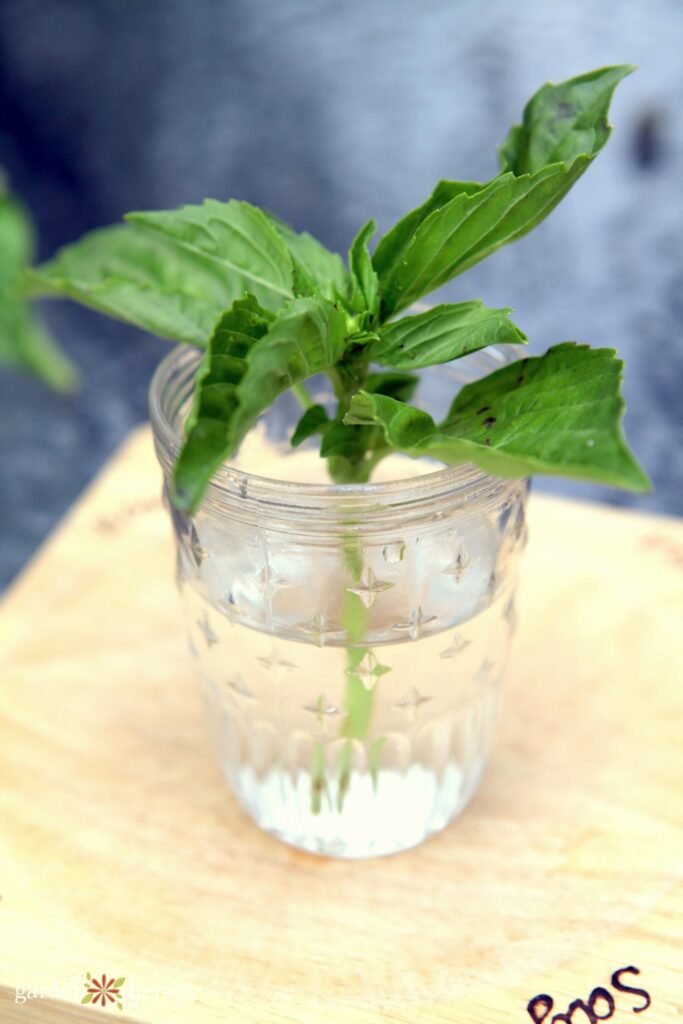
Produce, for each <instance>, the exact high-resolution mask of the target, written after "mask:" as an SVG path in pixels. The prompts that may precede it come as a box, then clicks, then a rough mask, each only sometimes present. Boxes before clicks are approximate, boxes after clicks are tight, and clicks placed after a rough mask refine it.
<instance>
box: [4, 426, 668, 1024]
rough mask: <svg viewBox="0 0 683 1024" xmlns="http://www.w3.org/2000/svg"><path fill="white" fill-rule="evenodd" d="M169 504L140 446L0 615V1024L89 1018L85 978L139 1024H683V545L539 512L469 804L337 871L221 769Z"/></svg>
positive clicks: (623, 520)
mask: <svg viewBox="0 0 683 1024" xmlns="http://www.w3.org/2000/svg"><path fill="white" fill-rule="evenodd" d="M159 489H160V474H159V472H158V470H157V468H156V465H155V462H154V457H153V454H152V447H151V440H150V436H149V433H148V431H147V430H143V431H141V432H138V433H137V434H135V435H134V436H133V437H132V438H131V440H130V441H129V442H128V443H127V444H126V445H125V447H124V448H123V450H122V451H121V452H120V454H119V455H118V456H117V457H116V459H115V460H114V461H113V462H112V463H111V464H110V465H109V466H108V467H107V468H106V470H105V471H104V473H103V474H102V475H101V476H100V477H99V479H97V480H96V482H95V483H94V485H93V486H92V487H91V488H90V490H89V491H88V492H87V493H86V495H85V496H84V498H83V499H82V500H81V502H80V503H79V504H78V505H77V507H76V508H75V509H74V510H73V512H72V513H71V514H70V515H69V517H68V518H67V519H66V521H65V522H64V523H63V525H62V526H61V528H60V529H59V530H58V531H57V533H56V535H55V536H53V537H52V539H51V540H50V541H49V542H48V543H47V545H46V546H45V547H44V548H43V550H42V551H41V552H40V553H39V554H38V556H37V557H36V559H35V560H34V561H33V563H32V564H31V565H30V566H29V567H28V569H27V570H26V572H25V573H24V575H23V576H22V577H21V578H20V579H19V581H18V582H17V584H16V585H15V587H14V588H13V589H12V590H11V591H10V593H9V594H8V596H7V597H6V599H5V601H4V604H3V605H2V608H1V609H0V638H1V639H0V691H1V695H0V700H1V705H0V706H1V709H2V710H1V712H0V771H1V773H2V774H1V782H2V793H1V801H2V804H1V806H2V839H1V850H2V880H1V892H2V902H1V903H0V950H1V951H2V953H1V956H0V1019H2V1021H8V1022H24V1021H29V1020H30V1021H35V1022H43V1021H44V1022H59V1024H63V1022H70V1021H81V1020H95V1019H97V1014H103V1013H105V1012H108V1011H104V1010H102V1009H101V1008H99V1007H96V1008H93V1007H80V1006H78V1005H77V999H78V998H79V997H78V993H77V990H76V989H73V994H69V993H65V992H64V991H61V990H57V989H56V988H55V986H57V985H61V986H66V985H67V984H68V982H69V978H71V977H74V978H75V979H80V980H78V981H77V983H76V982H74V984H77V985H79V986H80V985H81V984H82V980H83V977H84V974H85V972H86V971H87V970H90V971H92V972H93V973H94V974H98V975H99V974H102V973H103V972H104V973H106V974H107V975H108V976H110V977H111V976H114V977H120V976H125V978H126V982H125V985H124V987H123V989H122V995H123V996H124V1000H123V1002H124V1010H123V1012H121V1013H118V1012H117V1011H116V1010H113V1009H112V1010H111V1011H109V1012H111V1013H114V1014H115V1015H116V1018H117V1019H119V1020H122V1019H123V1020H131V1021H136V1022H145V1024H153V1022H154V1024H156V1022H163V1024H174V1022H182V1024H194V1022H202V1024H204V1022H214V1021H233V1020H234V1021H240V1022H244V1024H275V1022H277V1024H284V1022H297V1024H298V1022H311V1024H312V1022H319V1021H323V1020H324V1021H332V1022H339V1024H341V1022H344V1024H355V1022H358V1024H361V1022H362V1024H379V1022H388V1021H392V1022H397V1021H400V1022H410V1024H414V1022H415V1024H416V1022H418V1021H419V1022H421V1024H425V1022H433V1024H437V1022H438V1024H442V1022H456V1024H498V1022H501V1024H502V1022H505V1024H508V1022H514V1021H525V1020H526V1021H529V1020H530V1019H531V1018H530V1016H529V1014H528V1013H527V1009H526V1007H527V1003H528V1001H529V1000H530V999H531V998H532V997H534V996H535V995H537V994H538V993H548V994H550V995H552V997H553V999H554V1001H555V1009H554V1011H553V1012H555V1013H557V1012H561V1011H566V1008H567V1006H568V1004H569V1003H570V1002H571V1001H572V1000H573V999H576V998H581V999H584V1000H585V999H587V998H588V996H589V993H590V992H591V990H593V989H594V988H595V987H596V986H606V987H608V989H609V991H610V992H611V993H612V995H613V997H614V999H615V1011H614V1014H613V1019H614V1020H615V1021H619V1020H634V1019H637V1020H643V1021H645V1022H646V1024H647V1022H648V1021H650V1020H651V1021H653V1022H672V1021H674V1022H675V1021H676V1020H681V1021H683V1016H682V1015H681V1013H682V1011H681V1005H682V1004H683V982H682V981H681V973H680V971H681V967H682V966H683V954H682V952H681V945H682V942H681V939H682V936H681V927H680V921H681V917H680V915H681V909H682V905H683V888H682V886H681V853H682V850H683V814H682V799H681V793H682V788H683V787H682V786H681V783H682V781H683V772H682V760H681V743H680V738H681V733H682V729H681V699H680V691H681V686H680V684H681V677H682V675H683V673H682V672H681V661H680V657H679V656H678V655H679V653H680V647H679V646H677V645H680V621H681V620H680V615H681V608H682V606H683V528H682V527H681V525H680V524H679V523H675V522H672V521H669V520H666V519H660V518H652V517H643V516H638V515H634V514H631V513H623V512H618V511H614V510H608V509H605V508H599V507H594V506H589V505H583V504H579V503H572V502H566V501H560V500H556V499H549V498H542V497H538V496H533V498H532V500H531V508H530V537H531V540H530V544H529V548H528V551H527V553H526V555H525V558H524V563H525V564H524V572H523V578H522V583H521V592H520V609H519V611H520V628H519V633H518V636H517V639H516V644H515V650H514V653H513V662H512V666H511V672H510V676H509V679H508V684H507V689H506V703H505V709H504V714H503V720H502V723H501V728H500V732H499V736H498V741H497V744H496V747H495V750H494V755H493V758H492V763H491V767H490V769H489V772H488V774H487V776H486V778H485V780H484V782H483V785H482V787H481V790H480V792H479V794H478V795H477V797H476V798H475V800H474V801H473V803H472V805H471V806H470V808H469V809H468V810H467V811H466V813H465V814H464V815H463V817H462V818H461V819H459V820H458V821H457V822H456V823H455V824H454V825H452V826H451V827H450V828H448V829H447V830H446V831H445V832H444V833H443V834H441V835H439V836H437V837H436V838H434V839H432V840H430V841H429V842H428V843H426V844H425V845H424V846H422V847H420V848H418V849H416V850H412V851H410V852H408V853H404V854H400V855H399V856H396V857H393V858H385V859H379V860H376V861H368V862H335V861H332V860H326V859H322V858H317V857H315V856H309V855H307V854H304V853H300V852H297V851H295V850H292V849H289V848H288V847H286V846H284V845H281V844H280V843H278V842H277V841H276V840H274V839H271V838H269V837H268V836H266V835H264V834H262V833H261V832H259V831H258V830H257V828H256V827H255V826H254V825H252V824H251V822H250V821H248V820H247V819H246V818H245V817H244V815H243V814H242V813H241V812H240V811H239V809H238V808H237V806H236V805H235V803H234V801H233V800H232V798H231V796H230V795H229V793H228V792H227V790H226V788H225V786H224V784H223V782H222V780H221V778H220V776H219V773H218V770H217V768H216V767H215V765H214V762H213V759H212V755H211V753H210V751H209V747H208V744H207V741H206V737H205V732H204V725H203V721H202V714H201V708H200V704H199V699H198V695H197V692H196V690H195V685H194V682H193V680H192V679H191V676H190V660H189V655H188V654H187V653H186V648H185V639H184V634H183V630H182V625H181V617H180V613H179V607H178V602H177V596H176V593H175V590H174V587H173V582H172V576H173V557H172V545H171V535H170V525H169V523H168V521H167V514H166V513H165V511H164V510H163V509H162V508H161V505H160V502H159V500H158V492H159ZM629 965H634V966H636V967H637V968H638V969H639V970H640V971H641V974H640V976H639V978H635V977H634V976H633V975H630V976H627V977H624V980H625V982H626V983H628V984H632V985H634V986H637V987H642V988H644V989H646V990H647V991H648V992H649V993H650V996H651V999H652V1006H651V1007H650V1008H649V1009H648V1010H646V1011H644V1012H643V1013H642V1015H639V1016H638V1017H635V1018H634V1017H633V1014H632V1012H631V1011H632V1007H634V1006H635V1007H637V1006H640V1005H642V1003H643V1000H642V998H641V997H639V996H635V995H631V994H628V993H623V992H616V991H615V990H614V989H613V988H611V987H610V977H611V975H612V973H613V972H614V971H615V970H617V969H618V968H621V967H625V966H629ZM629 978H630V981H629ZM17 986H19V987H21V988H24V989H29V990H36V989H40V988H41V987H42V986H45V987H46V992H45V998H42V999H39V998H36V999H31V1000H30V1001H29V1002H26V1003H23V1004H18V1003H17V1002H16V1001H15V994H16V989H17ZM190 987H191V990H190ZM153 989H157V990H158V992H157V993H156V994H155V992H154V991H152V990H153ZM136 996H137V998H136ZM599 1012H601V1013H603V1015H604V1014H605V1013H606V1010H605V1009H604V1004H603V1008H602V1009H601V1010H600V1011H599ZM550 1019H551V1017H550V1016H549V1017H548V1021H550ZM574 1019H575V1020H576V1021H578V1022H579V1024H583V1021H584V1020H586V1019H588V1018H587V1017H586V1015H585V1014H582V1013H581V1012H578V1013H577V1014H576V1015H575V1018H574Z"/></svg>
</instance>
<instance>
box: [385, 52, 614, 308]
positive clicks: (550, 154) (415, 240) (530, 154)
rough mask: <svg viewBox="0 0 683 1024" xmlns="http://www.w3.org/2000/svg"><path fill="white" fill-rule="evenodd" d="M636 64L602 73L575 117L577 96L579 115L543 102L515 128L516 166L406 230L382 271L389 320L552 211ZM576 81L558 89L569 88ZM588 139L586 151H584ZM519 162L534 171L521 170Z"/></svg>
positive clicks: (597, 143) (601, 137)
mask: <svg viewBox="0 0 683 1024" xmlns="http://www.w3.org/2000/svg"><path fill="white" fill-rule="evenodd" d="M629 70H630V69H628V68H621V69H619V68H617V69H614V68H608V69H605V70H604V71H602V72H595V73H594V76H595V79H594V85H595V89H596V92H595V96H594V102H593V103H592V104H591V103H589V102H587V101H586V102H585V104H584V106H583V107H582V108H581V110H580V116H578V115H577V117H576V118H574V114H573V111H574V110H575V107H576V102H578V101H575V102H574V103H572V104H569V103H568V104H567V108H566V111H565V113H567V112H569V110H570V108H571V111H572V113H568V116H566V117H565V116H563V110H565V108H562V107H561V105H559V106H554V105H553V103H552V102H550V101H549V100H548V99H546V100H543V101H539V103H538V104H537V105H536V106H534V107H533V116H530V117H529V124H528V126H527V127H526V128H525V127H524V126H522V127H519V126H518V127H517V128H514V129H513V130H512V132H511V133H510V134H509V135H508V138H507V139H506V142H505V143H504V145H503V150H502V161H503V164H504V166H505V167H512V168H513V170H511V171H509V172H507V173H503V174H501V175H499V176H498V177H497V178H494V179H493V180H492V181H490V182H489V183H488V184H486V185H482V186H480V187H479V188H478V189H477V188H476V187H472V188H470V189H469V190H468V191H467V192H465V191H460V192H459V193H458V194H457V195H455V197H454V198H452V199H450V200H449V201H448V202H446V203H444V204H442V205H440V206H438V207H437V208H435V209H433V210H432V211H431V212H430V213H428V214H427V216H426V217H424V218H421V219H420V222H419V224H417V226H416V227H415V230H414V234H413V235H412V238H411V239H410V240H409V241H406V239H405V238H403V237H402V236H401V239H400V241H401V245H402V248H401V251H400V255H399V256H398V257H397V258H393V259H388V260H387V261H386V267H385V268H383V269H380V271H379V276H380V288H381V291H382V317H383V319H387V318H388V317H389V316H391V314H392V313H395V312H397V311H398V310H400V309H404V308H405V307H406V306H409V305H410V304H411V303H412V302H415V301H416V300H417V299H419V298H420V297H421V296H423V295H426V294H427V293H428V292H430V291H433V290H434V289H435V288H438V287H440V286H441V285H442V284H445V283H446V281H449V280H450V279H451V278H453V277H455V276H456V275H457V274H461V273H462V272H463V271H464V270H466V269H467V268H468V267H471V266H473V264H475V263H478V262H479V260H482V259H484V258H485V257H487V256H489V255H490V254H491V253H493V252H495V251H496V250H497V249H500V248H501V246H503V245H506V244H508V243H509V242H513V241H515V240H516V239H518V238H521V237H522V236H523V235H525V234H526V233H527V232H528V231H530V230H531V229H532V228H533V227H535V226H536V225H537V224H538V223H540V221H542V220H543V219H544V218H545V217H547V215H548V214H549V213H550V212H551V210H553V209H554V208H555V206H557V204H558V203H559V202H560V200H561V199H562V198H563V196H564V195H566V193H567V192H568V191H569V189H570V188H571V187H572V185H573V184H574V183H575V182H576V181H577V180H578V178H579V177H580V176H581V175H582V174H583V172H584V171H585V169H586V168H587V167H588V165H589V164H590V163H591V161H592V160H593V159H594V158H595V156H596V155H597V154H598V153H599V152H600V150H601V149H602V147H603V146H604V144H605V142H606V141H607V138H608V135H609V129H608V127H607V125H606V115H607V108H608V105H609V100H610V97H611V95H612V92H613V91H614V88H615V86H616V84H617V82H618V81H619V79H620V78H623V77H624V75H625V74H627V73H628V71H629ZM600 76H602V78H601V77H600ZM581 77H582V78H585V77H590V76H581ZM576 81H577V80H576V79H572V80H570V81H569V82H565V83H562V85H561V86H553V87H552V88H553V89H556V90H559V91H560V92H561V91H562V90H565V92H566V93H567V94H570V93H571V91H572V87H573V85H574V83H575V82H576ZM541 92H543V90H541ZM532 103H533V101H532ZM563 120H564V121H568V122H570V123H571V124H572V125H573V126H574V127H573V129H572V130H571V131H569V132H567V130H566V126H560V125H559V122H560V121H563ZM583 145H585V147H586V149H585V151H584V152H580V151H579V150H580V149H581V147H582V146H583ZM546 157H547V158H548V159H552V161H553V162H547V160H546ZM518 168H529V171H528V172H527V171H526V170H525V171H524V172H523V173H519V172H518ZM442 191H443V189H442ZM378 252H379V249H378ZM388 254H389V255H391V252H390V251H389V253H388ZM383 255H384V254H383ZM375 266H376V267H377V263H375Z"/></svg>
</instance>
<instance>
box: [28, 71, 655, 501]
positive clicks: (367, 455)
mask: <svg viewBox="0 0 683 1024" xmlns="http://www.w3.org/2000/svg"><path fill="white" fill-rule="evenodd" d="M632 70H633V69H632V68H631V67H629V66H626V65H621V66H617V67H608V68H602V69H599V70H596V71H591V72H589V73H588V74H584V75H580V76H578V77H577V78H572V79H570V80H568V81H566V82H562V83H560V84H559V85H554V84H547V85H544V86H543V87H542V88H541V89H540V90H539V91H538V92H537V93H536V95H535V96H534V97H533V98H532V99H531V100H530V101H529V103H528V104H527V106H526V108H525V110H524V114H523V118H522V121H521V123H520V124H518V125H515V126H514V127H513V128H511V130H510V132H509V133H508V135H507V137H506V139H505V140H504V142H503V144H502V145H501V146H500V148H499V161H500V172H499V173H498V174H497V175H496V176H495V177H493V178H492V179H491V180H490V181H488V182H468V181H447V180H444V181H441V182H439V183H438V184H437V186H436V188H435V189H434V191H433V192H432V194H431V195H430V196H429V197H428V198H427V199H426V200H425V202H424V203H422V204H421V205H420V206H419V207H417V209H415V210H413V211H412V212H411V213H409V214H407V215H406V216H405V217H404V218H403V219H402V220H400V221H399V222H398V223H397V224H396V225H395V227H393V228H392V229H391V230H390V231H389V232H388V233H387V234H386V235H384V237H383V238H381V239H380V241H379V243H378V245H377V247H376V248H375V250H374V253H372V254H371V252H370V241H371V239H372V237H373V235H374V233H375V230H376V226H375V222H374V221H372V220H370V221H368V223H367V224H365V225H364V226H363V227H362V228H361V229H360V231H359V232H358V235H357V236H356V238H355V240H354V242H353V244H352V246H351V249H350V252H349V257H348V265H347V266H345V265H344V263H343V261H342V260H341V258H340V257H339V256H338V255H337V254H335V253H331V252H329V251H328V250H327V249H325V248H324V246H322V245H321V244H320V243H319V242H317V241H316V240H315V239H314V238H313V237H312V236H311V235H309V234H306V233H301V234H300V233H297V232H296V231H294V230H293V229H292V228H290V227H289V226H288V225H286V224H285V223H284V222H282V221H281V220H279V218H277V217H276V216H275V215H274V214H272V213H270V212H268V211H262V210H259V209H257V208H256V207H254V206H251V205H250V204H249V203H246V202H240V201H237V200H231V201H230V202H227V203H223V202H217V201H215V200H206V201H205V202H204V203H203V204H201V205H197V206H185V207H182V208H181V209H179V210H169V211H159V212H150V213H133V214H129V215H128V217H127V218H126V223H125V224H123V225H119V226H116V227H113V228H106V229H104V230H100V231H96V232H93V233H91V234H90V235H86V236H85V237H84V238H82V239H81V240H80V241H79V242H77V243H75V244H74V245H70V246H67V247H65V248H64V249H62V250H61V251H60V252H58V253H57V255H56V256H55V257H54V259H52V260H50V261H49V262H48V263H46V264H43V265H42V266H40V267H38V268H36V269H33V270H31V271H29V275H28V277H29V281H30V283H31V284H32V286H33V288H34V290H35V291H36V292H38V293H42V294H45V295H63V296H67V297H70V298H73V299H76V300H77V301H80V302H82V303H84V304H85V305H89V306H92V307H94V308H95V309H99V310H101V311H102V312H105V313H108V314H109V315H111V316H116V317H119V318H120V319H123V320H126V321H128V322H129V323H133V324H136V325H137V326H140V327H143V328H146V329H148V330H151V331H153V332H154V333H157V334H160V335H162V336H165V337H168V338H172V339H175V340H177V341H181V342H187V343H190V344H194V345H197V346H199V347H201V348H203V349H205V352H204V356H203V359H202V361H201V364H200V367H199V370H198V372H197V375H196V381H195V394H194V401H193V405H192V410H191V413H190V416H189V419H188V423H187V425H186V436H185V441H184V444H183V447H182V450H181V452H180V455H179V457H178V460H177V464H176V467H175V473H174V484H173V488H172V500H173V502H174V504H175V505H176V506H177V507H178V508H179V509H181V510H183V511H185V512H188V513H192V512H194V511H195V510H196V509H197V507H198V506H199V504H200V502H201V500H202V496H203V494H204V492H205V490H206V487H207V485H208V483H209V481H210V480H211V477H212V476H213V474H214V473H215V471H216V469H217V468H218V467H219V466H220V465H221V464H222V463H223V462H224V461H225V459H227V458H230V457H231V456H232V455H234V454H235V452H236V451H237V449H238V447H239V445H240V443H241V441H242V439H243V438H244V436H245V434H246V433H247V431H248V430H249V429H250V428H251V426H252V425H253V424H254V423H255V421H256V420H257V418H258V417H259V416H260V415H261V414H262V413H263V412H264V411H265V410H266V409H267V408H268V406H269V405H270V404H271V403H272V402H273V401H274V400H275V399H276V398H277V397H278V395H280V394H281V393H282V392H284V391H286V390H288V389H290V388H292V389H293V390H294V391H295V393H296V394H297V396H298V398H299V399H300V400H301V401H302V404H303V405H304V412H303V415H302V417H301V420H300V422H299V424H298V426H297V428H296V430H295V432H294V435H293V437H292V443H293V444H295V445H296V444H300V443H302V442H303V441H305V440H306V439H308V438H311V437H313V436H315V435H319V436H320V438H321V442H320V443H321V455H322V456H323V457H325V458H326V459H327V460H328V466H329V469H330V475H331V476H332V478H333V479H334V480H336V481H338V482H359V481H364V480H367V479H368V478H369V476H370V473H371V472H372V469H373V468H374V466H375V465H376V463H377V462H378V461H379V460H380V459H382V458H383V457H384V456H385V455H387V454H388V453H390V452H392V451H400V452H405V453H406V454H408V455H410V456H413V457H419V456H425V455H427V456H432V457H434V458H437V459H440V460H441V461H443V462H446V463H449V464H457V463H461V462H474V463H476V464H477V465H478V466H480V467H481V468H482V469H484V470H485V471H487V472H489V473H492V474H494V475H499V476H524V475H527V474H530V473H548V474H561V475H564V476H572V477H576V478H579V479H585V480H594V481H600V482H603V483H608V484H612V485H614V486H617V487H623V488H628V489H631V490H635V491H643V490H646V489H647V488H648V486H649V483H648V480H647V477H646V476H645V473H644V472H643V471H642V469H641V468H640V467H639V466H638V464H637V462H636V461H635V459H634V457H633V455H632V454H631V453H630V451H629V449H628V447H627V446H626V443H625V441H624V437H623V434H622V432H621V418H622V415H623V410H624V403H623V399H622V397H621V393H620V383H621V371H622V364H621V363H620V362H619V360H618V359H617V358H616V354H615V353H614V351H613V350H611V349H590V348H589V347H588V346H585V345H576V344H573V343H564V344H560V345H556V346H554V347H553V348H551V349H550V350H549V351H548V352H547V353H546V354H545V355H544V356H540V357H535V358H530V359H526V360H522V361H520V362H516V363H514V364H512V365H508V366H504V367H503V368H502V369H500V370H497V371H496V372H495V373H493V374H491V375H490V376H489V377H485V378H483V379H481V380H478V381H475V382H473V383H472V384H468V385H467V386H466V387H464V388H463V389H462V390H461V391H460V392H459V393H458V394H457V395H456V396H455V399H454V401H453V405H452V407H451V410H450V412H449V414H448V416H447V417H446V418H445V419H444V421H443V422H441V423H439V424H436V423H435V422H434V420H433V419H432V417H431V416H429V415H428V414H427V413H425V412H423V411H421V410H420V409H417V408H415V407H414V406H412V405H411V404H410V399H411V397H412V395H413V392H414V390H415V387H416V384H417V382H418V378H417V377H416V376H415V374H414V371H416V370H419V369H421V368H424V367H427V366H433V365H435V364H438V363H446V362H450V361H452V360H454V359H458V358H460V357H462V356H464V355H467V354H468V353H470V352H474V351H477V350H479V349H482V348H485V347H487V346H490V345H499V344H524V343H525V342H526V337H525V335H524V334H523V333H522V331H521V330H520V329H519V328H518V327H517V326H516V325H515V324H514V323H513V321H512V320H511V318H510V313H511V310H510V309H507V308H503V309H490V308H488V307H486V306H485V305H484V304H483V303H482V302H481V301H480V300H472V301H469V302H459V303H442V304H441V305H438V306H436V307H434V308H433V309H429V310H427V311H425V312H418V313H415V314H412V315H408V316H404V317H402V318H400V319H397V318H396V315H397V314H398V313H399V312H400V311H402V310H404V309H406V308H407V307H409V306H411V305H412V304H413V303H415V301H416V300H418V299H420V298H422V297H423V296H424V295H426V294H428V293H429V292H431V291H432V290H434V289H435V288H438V287H440V286H441V285H443V284H445V283H446V282H448V281H450V280H451V279H452V278H453V277H455V276H456V275H458V274H460V273H462V272H463V271H464V270H467V269H468V268H469V267H471V266H472V265H473V264H475V263H477V262H479V261H480V260H482V259H485V258H486V257H487V256H489V255H490V254H491V253H493V252H495V251H496V250H497V249H499V248H501V246H503V245H507V244H508V243H510V242H514V241H515V240H516V239H518V238H521V237H522V236H523V235H524V234H526V233H527V232H528V231H530V230H531V229H532V228H534V227H535V226H536V225H537V224H539V223H540V222H541V221H542V220H543V219H544V218H545V217H546V216H547V215H548V214H549V213H550V212H551V210H553V209H554V207H555V206H556V205H557V204H558V203H559V202H560V200H561V199H562V198H563V196H564V195H565V194H566V193H567V192H568V191H569V189H570V188H571V187H572V185H573V184H574V182H575V181H577V180H578V178H579V177H580V176H581V175H582V174H583V172H584V171H585V170H586V169H587V167H588V166H589V164H590V163H591V162H592V161H593V160H594V159H595V157H596V156H597V154H598V153H599V152H600V150H601V149H602V147H603V146H604V145H605V143H606V142H607V139H608V138H609V135H610V131H611V129H610V126H609V124H608V121H607V115H608V110H609V104H610V101H611V98H612V94H613V92H614V90H615V88H616V86H617V85H618V84H619V82H620V81H621V79H622V78H624V77H625V76H626V75H628V74H629V73H630V72H631V71H632ZM378 366H379V367H384V368H386V369H384V370H382V371H381V372H378V370H377V369H376V367H378ZM319 373H326V374H328V375H329V377H330V379H331V381H332V384H333V388H334V392H335V397H336V401H337V406H336V410H334V411H332V410H327V409H325V408H323V407H322V406H320V405H316V404H315V403H314V402H313V400H312V399H311V398H310V396H309V395H308V393H307V392H306V390H305V386H304V382H305V381H306V380H307V379H308V378H310V377H312V376H314V375H316V374H319Z"/></svg>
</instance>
